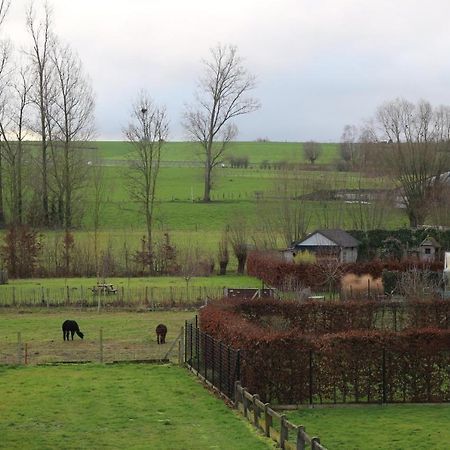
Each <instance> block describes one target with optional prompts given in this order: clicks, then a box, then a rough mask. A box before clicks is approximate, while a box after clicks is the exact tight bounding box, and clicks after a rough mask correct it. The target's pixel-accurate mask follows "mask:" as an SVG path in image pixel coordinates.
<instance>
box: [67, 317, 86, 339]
mask: <svg viewBox="0 0 450 450" xmlns="http://www.w3.org/2000/svg"><path fill="white" fill-rule="evenodd" d="M62 330H63V339H64V340H66V339H67V340H69V333H70V334H71V335H72V341H73V335H74V334H75V333H77V334H78V336H80V338H81V339H83V338H84V334H83V333H82V332H81V331H80V327H79V326H78V324H77V323H76V322H75V320H66V321H65V322H64V323H63V324H62Z"/></svg>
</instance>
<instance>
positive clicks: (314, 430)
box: [286, 404, 450, 450]
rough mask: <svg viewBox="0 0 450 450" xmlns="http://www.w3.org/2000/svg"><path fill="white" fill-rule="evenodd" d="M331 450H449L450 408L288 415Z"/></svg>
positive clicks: (396, 407) (388, 408)
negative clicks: (449, 424)
mask: <svg viewBox="0 0 450 450" xmlns="http://www.w3.org/2000/svg"><path fill="white" fill-rule="evenodd" d="M286 414H287V415H288V418H289V420H291V421H292V422H293V423H295V424H298V425H305V427H306V431H307V432H308V434H309V435H311V436H320V440H321V443H322V444H323V445H325V446H326V447H327V448H329V449H332V450H380V449H391V450H419V449H424V448H427V449H431V448H432V449H435V450H438V449H440V450H447V449H448V448H449V442H450V428H449V427H448V423H449V421H450V405H449V404H439V405H388V406H376V405H373V406H361V407H352V406H347V407H336V408H325V409H321V408H316V409H302V410H300V411H296V412H291V411H289V412H287V413H286Z"/></svg>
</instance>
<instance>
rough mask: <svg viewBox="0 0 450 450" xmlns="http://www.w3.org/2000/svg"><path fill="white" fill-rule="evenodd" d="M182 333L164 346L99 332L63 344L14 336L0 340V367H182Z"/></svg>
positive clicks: (149, 341)
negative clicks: (166, 364)
mask: <svg viewBox="0 0 450 450" xmlns="http://www.w3.org/2000/svg"><path fill="white" fill-rule="evenodd" d="M182 337H183V336H182V332H181V330H180V333H179V334H178V336H176V337H175V338H173V339H172V340H167V341H166V343H164V344H157V343H156V341H151V340H149V339H143V340H124V339H117V338H115V337H114V336H112V335H108V334H107V333H105V332H104V330H103V329H102V328H101V329H99V330H98V334H97V336H95V337H91V338H89V339H83V340H81V339H79V338H77V337H75V338H74V340H68V341H63V340H62V339H61V340H42V341H35V340H32V339H27V336H26V335H24V334H22V333H21V332H18V333H17V339H16V340H15V342H13V341H11V340H9V341H6V339H2V338H1V337H0V364H8V365H22V364H25V365H29V364H60V363H91V362H97V363H116V362H135V363H136V362H142V363H145V362H147V363H151V362H173V363H177V364H181V363H182V344H181V342H182Z"/></svg>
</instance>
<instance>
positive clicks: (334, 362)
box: [200, 299, 450, 403]
mask: <svg viewBox="0 0 450 450" xmlns="http://www.w3.org/2000/svg"><path fill="white" fill-rule="evenodd" d="M381 316H383V317H385V316H386V317H391V322H392V323H391V325H392V326H393V324H394V316H395V323H396V324H397V321H398V324H399V325H402V331H400V332H395V331H387V330H386V329H381V328H382V327H381V324H384V325H386V322H382V321H381ZM274 319H277V320H274ZM280 321H281V322H284V323H285V325H284V326H282V327H280V326H274V324H278V325H279V323H280ZM387 322H388V321H387ZM200 323H201V328H202V330H203V331H205V332H206V333H208V334H210V335H212V336H213V337H215V338H217V339H219V340H222V341H224V342H225V343H227V344H228V345H231V346H232V347H234V348H235V349H240V350H241V353H242V356H243V358H242V374H241V381H242V383H244V384H245V386H246V387H248V389H249V390H250V391H252V392H258V393H259V394H260V395H261V397H262V399H264V401H278V402H280V403H305V402H308V401H309V395H310V393H311V394H312V395H313V398H314V401H315V402H330V401H331V402H346V401H356V402H358V401H367V402H374V401H375V402H378V401H382V399H383V397H384V400H386V401H391V402H396V401H420V402H421V401H427V402H430V401H448V400H450V393H449V392H448V389H447V388H446V386H447V385H448V382H449V379H448V376H447V375H446V374H448V370H449V369H450V357H449V356H450V355H449V353H448V349H449V348H450V330H449V329H448V328H449V327H450V303H449V302H445V301H435V302H425V301H421V302H411V303H408V304H407V305H400V304H388V303H385V304H383V303H379V302H378V303H376V302H364V303H362V302H348V303H339V302H304V303H299V302H295V301H283V302H280V301H278V300H274V299H264V300H262V299H260V300H235V299H233V300H229V299H226V300H222V301H221V302H218V303H215V304H209V305H208V306H206V307H205V308H202V310H201V317H200ZM413 327H418V328H420V329H417V328H413ZM392 329H393V330H394V328H392ZM311 377H312V378H311ZM311 379H312V380H313V383H312V385H310V380H311Z"/></svg>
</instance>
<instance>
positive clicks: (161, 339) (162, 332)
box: [156, 323, 167, 344]
mask: <svg viewBox="0 0 450 450" xmlns="http://www.w3.org/2000/svg"><path fill="white" fill-rule="evenodd" d="M166 334H167V327H166V326H165V325H163V324H162V323H160V324H159V325H158V326H157V327H156V341H157V342H158V344H165V343H166Z"/></svg>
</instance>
